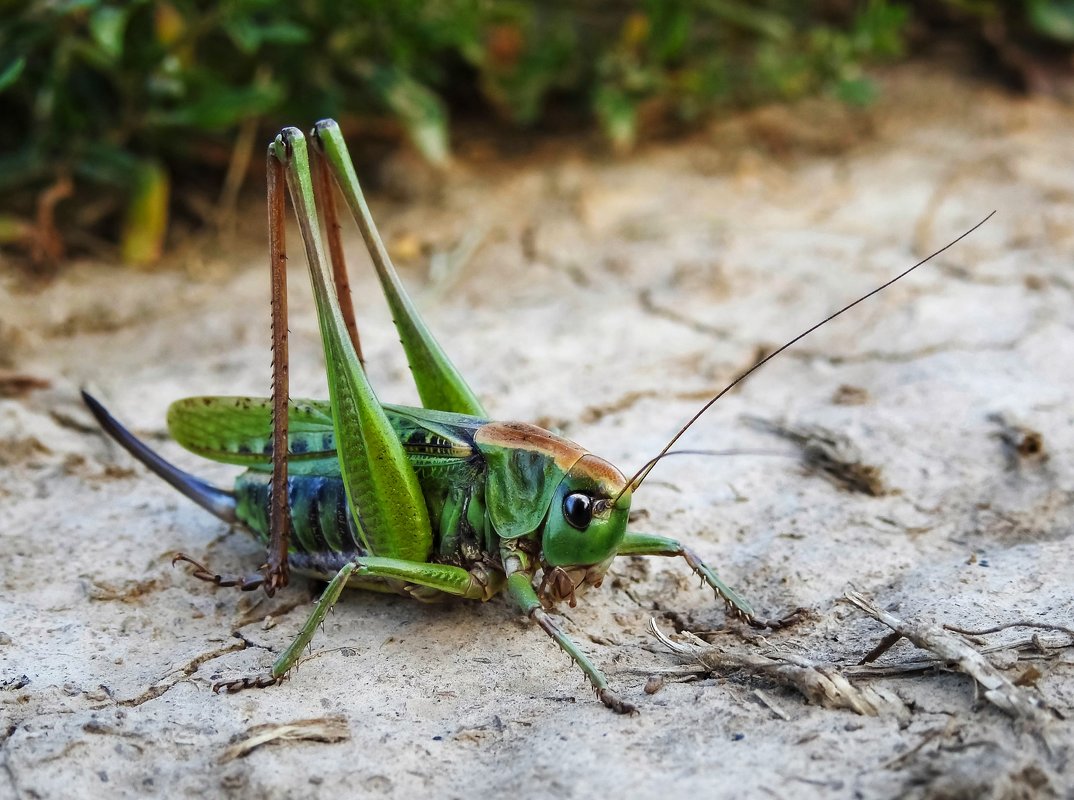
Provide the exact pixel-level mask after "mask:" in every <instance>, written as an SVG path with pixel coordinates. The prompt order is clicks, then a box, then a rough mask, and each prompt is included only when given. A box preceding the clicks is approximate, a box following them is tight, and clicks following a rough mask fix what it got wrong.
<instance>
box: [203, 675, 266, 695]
mask: <svg viewBox="0 0 1074 800" xmlns="http://www.w3.org/2000/svg"><path fill="white" fill-rule="evenodd" d="M282 680H283V679H282V678H277V677H275V676H273V675H271V674H270V675H254V676H251V677H246V678H236V679H235V680H233V681H220V682H218V683H214V684H213V693H214V694H220V693H224V694H235V692H241V691H242V690H243V689H264V688H266V687H268V686H275V685H276V684H277V683H280V682H281V681H282Z"/></svg>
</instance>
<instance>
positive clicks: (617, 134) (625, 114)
mask: <svg viewBox="0 0 1074 800" xmlns="http://www.w3.org/2000/svg"><path fill="white" fill-rule="evenodd" d="M594 108H595V110H596V112H597V119H598V120H600V127H601V128H602V129H603V130H604V135H605V136H607V137H608V140H609V141H610V142H611V143H612V147H613V148H615V150H617V151H618V152H626V151H627V150H630V149H631V148H632V147H633V146H634V140H635V138H636V137H637V133H638V112H637V108H636V107H635V105H634V102H633V101H632V100H631V99H630V98H629V97H628V96H627V95H626V94H625V93H623V92H621V91H619V90H618V89H616V88H614V87H610V86H604V87H601V88H600V89H598V90H597V96H596V100H595V101H594Z"/></svg>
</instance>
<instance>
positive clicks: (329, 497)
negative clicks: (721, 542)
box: [168, 397, 629, 601]
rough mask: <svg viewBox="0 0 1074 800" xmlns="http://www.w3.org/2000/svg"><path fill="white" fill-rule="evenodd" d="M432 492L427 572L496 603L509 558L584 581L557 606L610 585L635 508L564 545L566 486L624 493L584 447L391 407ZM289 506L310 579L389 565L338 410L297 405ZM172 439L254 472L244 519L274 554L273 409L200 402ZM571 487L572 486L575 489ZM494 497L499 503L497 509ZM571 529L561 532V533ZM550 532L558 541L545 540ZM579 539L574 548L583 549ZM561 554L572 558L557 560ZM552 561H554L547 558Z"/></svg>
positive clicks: (403, 587)
mask: <svg viewBox="0 0 1074 800" xmlns="http://www.w3.org/2000/svg"><path fill="white" fill-rule="evenodd" d="M383 409H384V412H385V415H386V416H387V419H388V422H389V423H390V425H391V428H392V430H393V431H394V433H395V435H396V437H397V438H398V440H399V442H400V444H401V445H402V447H403V451H404V452H405V454H406V457H407V460H408V462H409V465H410V467H411V468H412V469H413V471H414V474H415V476H416V477H417V479H418V484H419V486H420V488H421V493H422V497H423V498H424V501H425V507H426V510H427V512H428V516H429V521H430V529H431V534H432V536H431V540H430V543H429V545H430V546H429V550H428V552H426V553H424V554H423V560H424V561H425V562H428V563H431V564H449V565H453V566H455V567H460V568H462V569H465V570H467V571H470V572H474V571H480V572H481V574H482V575H483V576H484V577H486V578H487V580H488V581H489V584H488V588H489V589H490V590H491V591H490V595H491V594H492V593H495V591H497V590H498V589H499V588H500V587H502V585H503V578H504V566H503V561H502V552H503V550H504V548H505V547H508V548H510V549H511V550H512V551H516V552H517V553H519V554H522V555H524V556H527V557H529V558H530V559H532V560H533V561H535V562H536V561H538V560H539V559H540V558H541V556H542V555H544V557H545V558H544V561H545V563H547V564H549V566H551V567H557V566H558V567H560V568H566V570H561V575H563V576H565V577H566V578H568V579H569V578H573V580H564V578H563V577H561V579H560V580H558V581H551V582H546V583H545V586H544V592H545V593H546V599H548V600H550V601H555V600H559V599H562V598H563V597H567V596H569V597H573V593H574V592H575V591H576V590H577V589H580V588H581V586H582V585H583V584H584V583H586V582H588V583H599V581H600V579H601V577H602V576H603V574H604V570H605V569H606V568H607V562H608V561H610V559H611V558H612V557H613V556H614V555H615V553H616V551H617V550H618V547H619V544H620V543H621V541H622V538H623V535H624V534H625V531H626V515H627V509H628V503H629V499H628V501H627V502H626V503H623V502H621V503H620V507H619V508H618V509H613V508H609V509H608V510H607V517H608V521H609V522H611V523H613V524H611V525H609V526H607V527H608V530H607V531H606V532H605V533H606V535H601V532H600V531H599V526H593V529H592V530H590V531H587V535H586V536H585V537H584V538H585V541H584V542H567V543H566V546H564V544H562V543H559V541H558V540H559V539H562V538H563V537H564V536H567V537H570V535H571V534H570V531H571V528H570V526H567V531H561V532H560V535H559V536H558V537H557V536H555V535H548V536H547V541H543V538H544V535H545V534H552V533H553V532H554V531H555V529H556V527H557V526H555V525H552V526H549V525H548V524H547V523H548V517H549V515H550V507H551V506H552V503H553V498H554V495H555V494H556V493H557V489H560V488H561V485H565V486H564V488H563V491H564V492H566V493H570V492H571V491H577V490H579V489H582V490H586V491H590V492H599V493H600V494H602V495H603V496H604V497H605V498H609V497H611V496H613V495H614V494H616V493H618V492H619V491H620V490H621V489H622V488H623V487H624V486H625V483H626V481H625V479H624V478H623V476H622V475H621V474H620V473H619V472H618V470H616V469H615V468H614V467H612V466H611V465H610V464H608V463H607V462H604V461H603V460H601V459H599V458H597V457H596V456H594V455H592V454H591V453H589V452H588V451H586V450H585V449H584V448H582V447H580V446H579V445H577V444H575V443H574V442H571V441H568V440H567V439H563V438H562V437H558V436H556V435H554V434H552V433H549V432H548V431H545V430H542V429H540V428H537V427H536V426H533V425H527V424H525V423H497V422H489V421H488V420H486V419H484V418H481V417H475V416H472V415H467V414H458V413H452V412H444V411H436V410H431V409H424V408H412V407H407V406H394V405H388V404H385V405H383ZM288 417H289V423H290V424H289V426H288V433H289V435H288V442H287V445H288V452H289V459H288V463H289V472H290V475H289V478H288V506H289V508H290V519H291V536H290V539H289V541H290V548H289V553H288V561H289V562H290V565H291V566H292V567H293V568H294V569H296V570H297V571H299V572H302V573H305V574H310V575H313V576H316V577H322V578H325V579H328V578H331V577H332V576H333V575H335V574H336V573H337V572H338V571H339V570H340V569H341V568H342V567H343V566H344V565H345V564H347V563H348V562H350V561H353V560H354V559H355V558H360V557H365V556H375V555H378V553H376V552H375V551H373V550H372V549H371V548H370V547H368V546H367V545H366V541H365V539H366V537H365V536H363V530H362V517H361V511H360V509H359V513H358V515H357V517H356V516H355V515H352V514H351V513H350V511H349V508H348V502H347V497H346V491H345V484H344V481H343V475H342V471H341V469H340V463H339V459H338V457H337V449H336V443H335V431H334V428H333V424H332V414H331V405H330V403H328V402H324V401H315V400H298V401H292V402H291V403H290V405H289V414H288ZM168 426H169V429H170V432H171V434H172V436H173V437H174V438H175V439H176V441H178V442H179V443H180V444H182V445H183V446H184V447H186V448H187V449H189V450H191V451H193V452H195V453H197V454H198V455H201V456H204V457H206V458H210V459H212V460H214V461H220V462H223V463H228V464H236V465H239V466H246V467H248V469H247V471H246V472H245V473H243V474H242V475H240V476H239V478H238V479H237V480H236V482H235V488H234V496H235V516H236V518H237V520H238V521H239V522H241V523H242V524H243V525H244V526H245V527H246V528H248V529H249V530H250V531H251V532H252V533H254V534H255V535H257V536H259V537H260V538H261V539H262V540H263V541H264V542H265V543H266V544H267V543H268V542H269V538H270V519H269V518H270V506H271V501H270V495H271V490H270V489H271V468H272V431H271V426H272V419H271V404H270V401H269V400H267V399H257V398H246V397H193V398H188V399H186V400H180V401H178V402H176V403H173V404H172V407H171V408H170V409H169V412H168ZM565 479H566V480H565ZM490 497H491V501H492V502H491V503H490V502H489V499H490ZM559 527H562V526H559ZM546 528H550V529H551V530H550V531H546V530H545V529H546ZM572 538H573V537H572ZM557 544H559V546H558V550H559V551H562V552H557ZM545 550H548V551H549V552H544V551H545ZM352 585H355V586H362V587H364V588H376V589H382V590H384V589H388V590H395V591H399V592H402V593H404V594H416V595H417V596H419V597H421V598H422V599H431V598H433V597H435V596H436V595H437V592H436V591H435V590H430V591H425V592H415V590H414V587H412V586H408V585H407V584H406V583H405V582H402V583H401V582H399V581H395V580H392V579H387V580H385V579H380V578H376V577H371V578H367V579H365V580H362V579H355V580H353V581H352Z"/></svg>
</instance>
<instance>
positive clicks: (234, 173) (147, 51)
mask: <svg viewBox="0 0 1074 800" xmlns="http://www.w3.org/2000/svg"><path fill="white" fill-rule="evenodd" d="M942 7H943V8H944V9H947V10H949V11H950V12H951V13H953V14H955V15H959V14H961V15H965V16H967V18H973V19H982V18H986V17H988V16H989V15H997V14H998V15H1003V16H1004V18H1007V17H1010V16H1011V14H1015V15H1016V16H1017V17H1018V18H1019V20H1020V21H1021V22H1023V23H1024V24H1025V26H1026V27H1028V28H1030V29H1031V30H1032V31H1035V32H1036V33H1037V34H1040V35H1044V36H1046V37H1048V38H1049V39H1051V40H1055V41H1059V42H1070V41H1072V40H1074V0H1024V2H1016V3H1000V2H998V0H994V1H990V0H945V2H944V3H943V4H942ZM1012 7H1014V8H1015V9H1016V10H1015V11H1012V10H1011V8H1012ZM0 8H2V10H0V33H2V36H0V115H2V116H3V119H5V120H6V121H7V124H6V125H4V126H3V127H2V128H0V191H2V192H3V197H4V200H3V207H4V211H5V213H4V214H0V242H3V241H12V240H19V241H21V242H23V243H24V244H28V245H29V246H30V249H31V250H32V251H33V252H34V254H35V255H36V257H37V258H39V259H42V260H45V259H48V258H49V257H52V258H56V257H57V256H58V255H59V254H60V253H61V252H62V250H63V247H62V245H63V244H64V243H66V244H68V245H71V246H75V247H81V246H83V245H94V244H100V243H102V242H107V241H115V242H118V243H119V244H120V248H121V253H122V255H123V258H124V259H125V260H127V261H129V262H135V263H139V262H151V261H153V260H155V259H156V258H157V257H158V256H159V253H160V251H161V248H162V243H163V239H164V235H165V232H166V230H167V228H168V219H169V214H171V215H172V216H174V215H175V211H176V209H177V208H178V209H181V210H182V211H183V212H184V214H185V215H186V216H190V212H191V210H194V211H196V212H197V216H199V217H200V218H201V219H202V220H205V219H209V218H211V217H212V215H213V213H214V212H213V206H214V203H215V204H217V206H218V207H226V206H227V205H228V202H227V201H228V199H229V198H233V197H234V191H235V187H236V186H237V185H238V184H239V183H240V182H241V181H240V179H241V176H242V175H243V174H244V172H245V171H246V169H247V167H248V165H249V162H250V158H251V157H259V155H260V142H261V141H262V138H263V137H264V136H265V134H266V133H267V132H269V131H270V130H271V129H273V128H276V127H279V126H280V125H281V124H284V123H287V122H298V123H302V124H305V123H308V122H309V121H312V120H314V119H317V118H320V117H325V116H333V117H336V118H339V119H341V120H342V121H343V123H344V124H345V125H347V124H348V122H350V123H353V122H354V121H358V120H370V119H384V120H394V121H395V123H396V124H397V125H398V127H399V129H400V131H401V132H402V133H404V134H405V135H406V136H407V137H408V138H409V139H410V141H411V142H412V143H413V145H414V146H415V147H416V148H417V149H418V150H419V151H420V152H421V153H422V154H423V155H424V156H425V158H427V159H428V160H429V161H430V162H433V163H441V162H443V161H444V160H445V159H447V158H448V155H449V135H448V133H449V132H448V109H449V108H450V107H452V106H453V105H456V104H459V103H461V104H462V105H464V106H465V107H466V108H468V109H469V110H470V112H471V113H474V111H475V109H480V108H481V104H482V103H483V108H484V109H485V110H486V111H487V112H490V113H492V114H494V115H495V116H497V117H498V118H500V119H501V120H502V121H503V122H504V123H505V124H513V125H523V126H526V125H534V124H538V123H540V122H541V120H543V119H544V118H545V117H546V116H547V113H548V111H549V109H550V108H553V107H554V108H555V109H557V114H559V115H560V116H561V117H562V116H563V112H566V114H567V116H568V117H569V118H574V119H576V120H578V121H584V120H585V119H586V118H591V119H593V120H594V121H596V122H597V123H598V124H599V126H600V128H601V130H602V131H603V132H604V134H605V136H606V137H607V139H608V141H609V142H610V143H611V144H612V145H613V146H614V147H616V148H618V149H626V148H629V147H630V146H631V145H632V144H633V143H634V141H635V140H636V138H637V136H638V134H639V131H641V130H642V128H643V127H644V126H643V122H642V120H649V119H651V118H653V117H659V118H662V119H665V120H677V121H679V122H680V123H682V124H689V123H691V122H693V121H695V120H697V119H699V118H701V117H703V116H704V115H706V114H710V113H712V112H713V111H714V110H718V109H720V108H723V107H734V106H743V105H747V104H751V103H757V102H764V101H770V100H779V99H793V98H797V97H801V96H803V95H806V94H810V93H815V92H819V91H829V92H832V93H834V94H835V95H836V96H838V97H841V98H842V99H844V100H845V101H847V102H850V103H859V104H860V103H867V102H868V101H869V100H870V99H871V97H872V95H873V88H872V84H871V83H870V82H869V80H868V78H867V76H866V73H865V71H864V69H863V68H864V66H865V65H867V64H868V63H869V62H871V61H873V60H876V59H881V58H892V57H896V56H898V55H899V54H900V53H901V52H902V50H903V47H904V29H905V27H906V23H907V21H908V14H909V12H908V10H907V8H908V6H906V5H905V4H904V3H898V2H894V1H893V0H858V1H857V2H855V1H854V0H811V1H809V2H791V0H638V1H637V2H629V0H590V2H576V3H567V2H563V0H560V1H559V2H556V1H555V0H553V1H552V2H542V1H541V0H356V2H350V3H338V2H330V0H290V2H286V3H283V2H280V1H279V0H225V1H224V2H220V3H211V2H208V1H207V0H129V1H128V2H116V1H113V0H12V1H10V2H7V3H5V4H3V6H2V7H0ZM914 8H915V9H917V8H918V7H917V6H915V7H914ZM915 13H917V12H916V11H915ZM475 99H476V100H478V102H477V103H475ZM237 143H238V144H237ZM225 175H227V178H226V179H225ZM222 184H223V185H226V186H227V187H228V188H227V189H225V190H224V192H223V193H222V195H221V193H220V189H219V188H218V187H219V186H220V185H222ZM191 187H193V188H194V189H195V190H196V191H192V190H191ZM207 194H208V195H209V199H208V202H207V201H206V195H207ZM216 196H220V197H222V199H221V200H219V201H217V200H216ZM54 219H55V220H56V223H55V224H54V223H53V220H54ZM58 231H62V236H61V235H60V233H59V232H58Z"/></svg>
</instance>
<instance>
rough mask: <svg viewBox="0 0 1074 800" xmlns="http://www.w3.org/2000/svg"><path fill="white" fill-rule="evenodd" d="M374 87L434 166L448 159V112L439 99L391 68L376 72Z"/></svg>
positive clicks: (373, 79) (414, 81)
mask: <svg viewBox="0 0 1074 800" xmlns="http://www.w3.org/2000/svg"><path fill="white" fill-rule="evenodd" d="M372 86H373V87H374V89H375V90H376V92H377V94H378V95H379V96H380V98H381V100H382V101H383V102H384V104H385V105H386V106H387V107H388V108H389V109H390V110H391V112H392V113H393V114H395V115H396V116H397V117H398V118H399V119H400V120H401V121H402V123H403V126H404V127H405V128H406V132H407V135H408V136H409V137H410V141H411V142H413V143H414V146H415V147H417V148H418V150H419V151H420V152H421V154H422V155H423V156H425V158H427V159H428V160H429V161H431V162H432V163H433V164H443V163H444V162H446V161H447V159H448V153H449V145H448V122H447V111H446V110H445V109H444V104H443V102H442V101H441V100H440V98H439V97H438V96H437V95H436V94H435V93H433V92H432V91H431V90H430V89H427V88H426V87H425V86H423V85H422V84H420V83H418V82H417V81H416V80H414V79H413V78H411V77H409V76H408V75H405V74H403V73H402V72H400V71H399V70H397V69H393V68H391V67H381V68H378V69H376V70H375V71H374V73H373V76H372Z"/></svg>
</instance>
